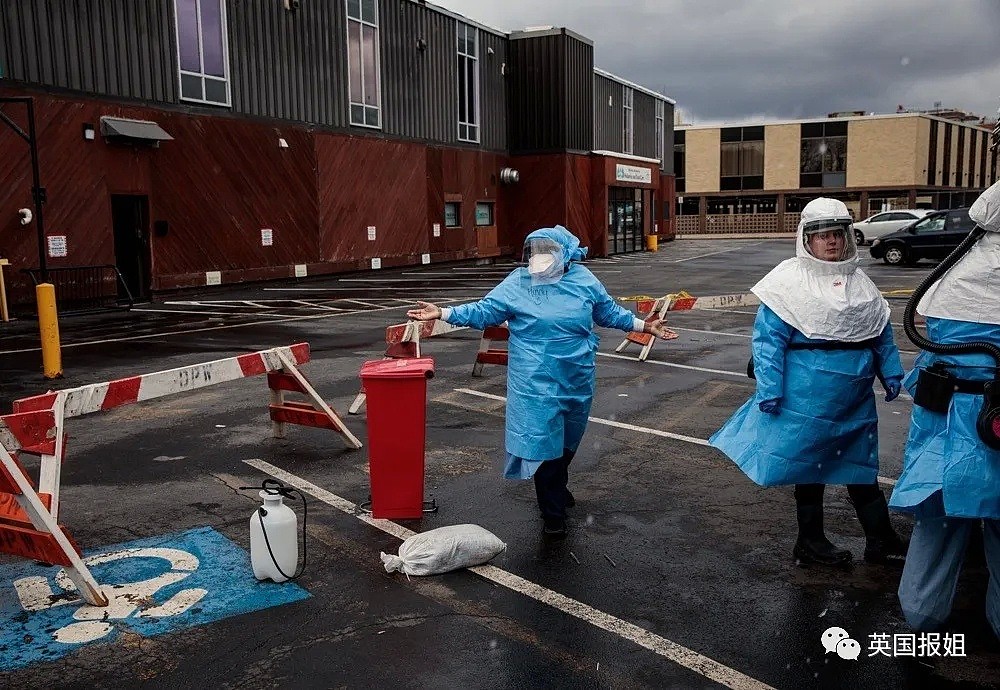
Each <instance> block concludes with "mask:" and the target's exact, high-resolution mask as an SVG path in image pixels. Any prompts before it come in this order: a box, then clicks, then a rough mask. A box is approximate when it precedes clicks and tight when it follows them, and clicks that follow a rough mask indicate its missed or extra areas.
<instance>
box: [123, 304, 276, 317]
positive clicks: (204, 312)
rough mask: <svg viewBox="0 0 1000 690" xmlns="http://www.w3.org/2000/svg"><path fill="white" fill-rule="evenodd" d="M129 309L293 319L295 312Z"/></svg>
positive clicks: (157, 312) (199, 314) (158, 312)
mask: <svg viewBox="0 0 1000 690" xmlns="http://www.w3.org/2000/svg"><path fill="white" fill-rule="evenodd" d="M129 311H135V312H140V313H148V314H197V315H198V316H248V317H251V318H254V317H261V316H266V317H268V318H278V319H293V318H295V315H294V314H270V313H267V314H265V313H261V312H259V311H251V312H238V311H195V310H194V309H155V308H149V307H132V309H130V310H129Z"/></svg>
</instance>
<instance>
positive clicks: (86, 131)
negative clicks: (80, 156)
mask: <svg viewBox="0 0 1000 690" xmlns="http://www.w3.org/2000/svg"><path fill="white" fill-rule="evenodd" d="M95 136H96V135H95V134H94V125H92V124H90V123H89V122H84V123H83V138H84V139H86V140H87V141H93V140H94V137H95Z"/></svg>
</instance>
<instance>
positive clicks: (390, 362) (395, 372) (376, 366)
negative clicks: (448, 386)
mask: <svg viewBox="0 0 1000 690" xmlns="http://www.w3.org/2000/svg"><path fill="white" fill-rule="evenodd" d="M433 376H434V360H433V359H431V358H430V357H422V358H420V359H374V360H371V361H368V362H365V363H364V364H362V365H361V378H362V379H396V378H411V379H412V378H425V377H426V378H432V377H433Z"/></svg>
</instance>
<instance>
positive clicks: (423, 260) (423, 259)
mask: <svg viewBox="0 0 1000 690" xmlns="http://www.w3.org/2000/svg"><path fill="white" fill-rule="evenodd" d="M430 262H431V255H430V254H421V255H420V263H423V264H429V263H430Z"/></svg>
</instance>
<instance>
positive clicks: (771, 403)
mask: <svg viewBox="0 0 1000 690" xmlns="http://www.w3.org/2000/svg"><path fill="white" fill-rule="evenodd" d="M779 402H781V398H773V399H771V400H762V401H760V403H758V404H757V407H759V408H760V411H761V412H763V413H764V414H778V410H779V407H778V403H779Z"/></svg>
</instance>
